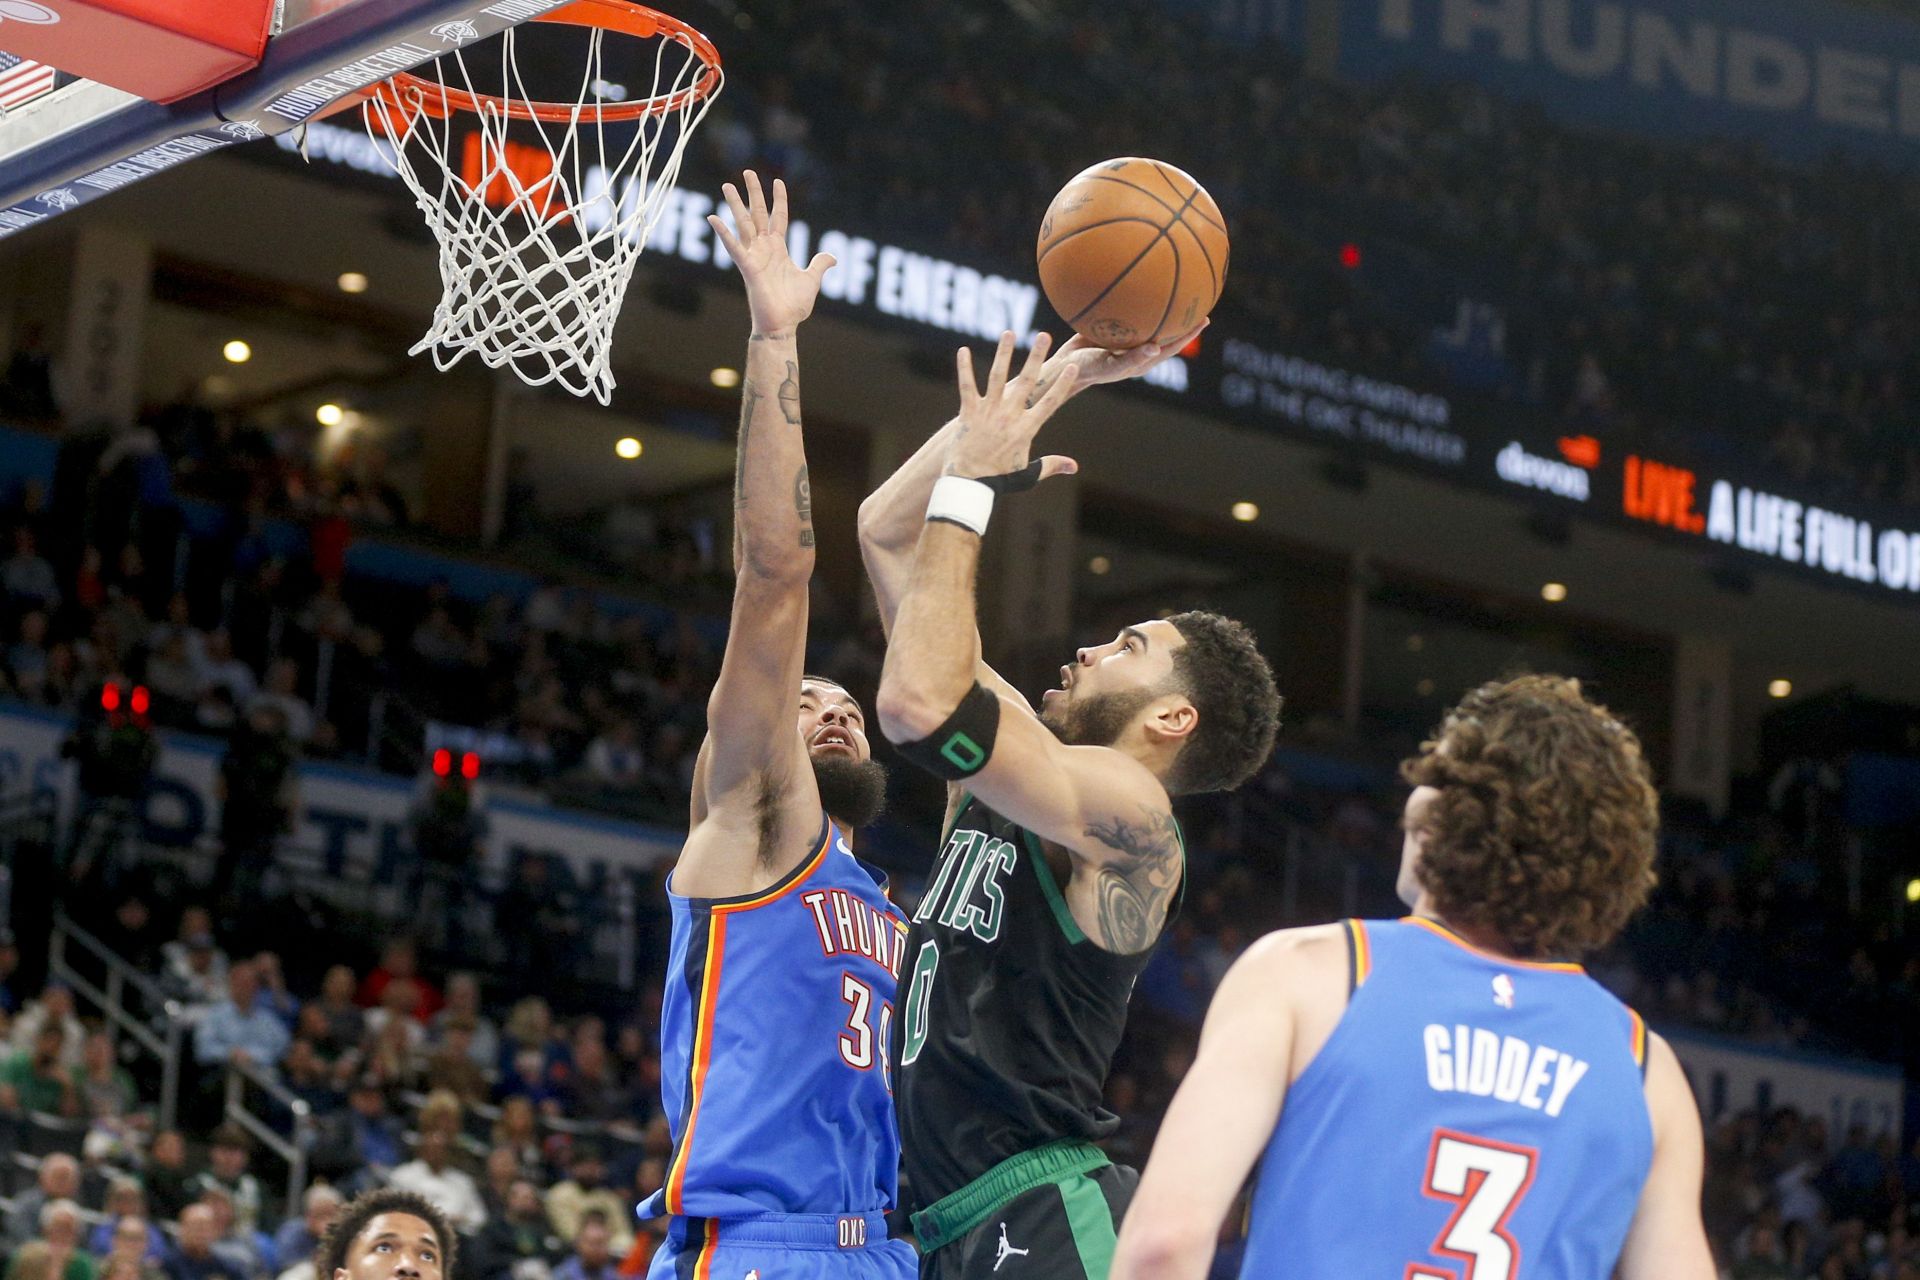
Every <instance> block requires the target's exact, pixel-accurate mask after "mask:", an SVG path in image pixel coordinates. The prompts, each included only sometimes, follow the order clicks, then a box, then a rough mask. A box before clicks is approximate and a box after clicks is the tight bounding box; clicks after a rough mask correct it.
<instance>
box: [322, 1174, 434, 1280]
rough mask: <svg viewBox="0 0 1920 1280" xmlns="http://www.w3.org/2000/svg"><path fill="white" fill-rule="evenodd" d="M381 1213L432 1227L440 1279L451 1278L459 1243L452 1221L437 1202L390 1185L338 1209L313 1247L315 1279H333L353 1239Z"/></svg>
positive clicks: (359, 1197)
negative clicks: (407, 1216) (408, 1216)
mask: <svg viewBox="0 0 1920 1280" xmlns="http://www.w3.org/2000/svg"><path fill="white" fill-rule="evenodd" d="M383 1213H405V1214H411V1215H412V1216H413V1217H416V1218H418V1219H420V1220H421V1221H422V1222H424V1223H426V1224H427V1225H428V1226H429V1227H431V1228H432V1229H433V1237H434V1239H435V1240H437V1241H439V1244H440V1275H441V1277H442V1280H453V1255H454V1252H455V1250H457V1249H458V1248H459V1246H460V1238H459V1237H458V1236H457V1235H455V1234H454V1230H453V1223H452V1222H451V1221H449V1220H448V1218H447V1215H446V1213H445V1212H444V1211H442V1210H441V1208H440V1206H439V1205H437V1204H435V1203H434V1202H433V1201H431V1200H429V1199H427V1198H426V1197H425V1196H423V1195H421V1194H420V1193H419V1192H417V1191H400V1190H397V1189H395V1188H392V1187H387V1188H383V1189H381V1190H378V1191H368V1192H364V1193H362V1194H360V1195H357V1196H355V1197H354V1198H353V1199H352V1200H351V1201H349V1202H348V1204H347V1206H346V1207H345V1208H344V1209H342V1210H341V1211H340V1216H339V1217H337V1218H335V1219H334V1220H333V1225H332V1226H331V1227H328V1228H327V1234H326V1235H324V1236H322V1237H321V1239H320V1246H319V1248H317V1249H316V1250H314V1254H313V1265H314V1278H315V1280H333V1273H334V1272H336V1271H338V1270H340V1269H341V1268H343V1267H346V1266H347V1264H348V1255H349V1254H351V1253H352V1252H353V1242H354V1241H355V1240H356V1239H358V1238H359V1236H360V1233H361V1232H362V1231H365V1230H366V1229H367V1224H368V1223H369V1222H372V1221H373V1220H374V1219H375V1218H377V1217H379V1216H380V1215H381V1214H383Z"/></svg>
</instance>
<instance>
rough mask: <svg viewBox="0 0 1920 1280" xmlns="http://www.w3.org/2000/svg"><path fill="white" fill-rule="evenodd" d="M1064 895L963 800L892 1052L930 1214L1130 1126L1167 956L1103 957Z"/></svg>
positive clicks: (1032, 841) (916, 929)
mask: <svg viewBox="0 0 1920 1280" xmlns="http://www.w3.org/2000/svg"><path fill="white" fill-rule="evenodd" d="M1064 889H1065V885H1063V884H1061V883H1059V882H1057V880H1056V878H1055V876H1054V874H1053V871H1052V869H1051V868H1050V867H1049V866H1048V864H1047V859H1046V855H1045V853H1044V852H1043V851H1042V847H1041V844H1040V840H1039V838H1038V837H1037V836H1035V835H1034V834H1033V833H1032V832H1030V831H1026V830H1024V829H1022V828H1020V827H1017V826H1014V825H1013V824H1012V823H1011V822H1008V821H1007V820H1006V819H1005V818H1002V817H1001V816H1000V815H999V814H997V813H994V812H993V811H992V810H991V809H989V808H987V807H986V805H984V804H982V803H980V802H979V801H978V800H975V799H974V798H973V797H971V796H967V797H965V798H964V802H963V804H962V806H961V808H960V812H959V814H958V815H957V817H956V818H955V820H954V824H953V827H952V829H951V831H950V832H949V834H948V837H947V842H946V847H945V848H944V849H942V850H941V853H940V861H939V865H938V866H937V867H936V868H935V869H934V874H933V879H932V881H931V882H930V883H929V884H928V886H927V892H926V896H925V897H924V898H922V899H921V901H920V907H919V910H917V911H916V912H915V913H914V919H913V927H912V929H911V930H910V931H909V933H908V935H907V948H906V953H905V956H904V961H905V962H904V964H903V965H902V968H901V974H900V982H901V991H902V993H903V995H902V1001H901V1016H900V1017H899V1018H897V1019H895V1026H894V1033H893V1037H892V1044H891V1046H890V1048H891V1051H892V1058H893V1061H894V1062H895V1063H896V1064H897V1066H896V1067H895V1081H894V1102H895V1105H896V1107H897V1108H898V1110H899V1113H900V1144H901V1148H902V1154H903V1156H904V1159H905V1162H906V1173H907V1181H908V1183H909V1184H910V1185H909V1199H910V1204H911V1207H912V1208H914V1209H915V1210H919V1209H923V1208H925V1207H926V1206H927V1205H929V1204H932V1203H933V1202H934V1201H936V1200H939V1199H940V1198H941V1197H943V1196H946V1195H949V1194H950V1193H952V1192H954V1191H957V1190H959V1189H960V1188H961V1187H963V1186H965V1185H966V1184H968V1183H969V1182H972V1181H973V1180H974V1179H975V1178H978V1177H979V1176H980V1175H981V1174H983V1173H985V1172H986V1171H987V1170H988V1169H991V1168H992V1167H993V1166H994V1165H996V1164H998V1163H1000V1162H1001V1161H1002V1160H1005V1159H1007V1158H1008V1157H1009V1156H1013V1155H1017V1154H1018V1153H1020V1152H1022V1151H1030V1150H1032V1149H1033V1148H1035V1147H1039V1146H1043V1145H1045V1144H1046V1143H1049V1142H1057V1141H1060V1140H1062V1139H1078V1140H1080V1141H1093V1140H1096V1139H1099V1138H1102V1137H1105V1136H1106V1135H1107V1134H1110V1133H1112V1132H1113V1131H1114V1129H1115V1128H1116V1127H1118V1125H1119V1123H1120V1122H1119V1118H1118V1117H1116V1116H1115V1115H1114V1114H1113V1113H1112V1112H1110V1111H1108V1110H1107V1109H1106V1108H1105V1107H1104V1106H1102V1105H1101V1099H1102V1096H1103V1093H1104V1091H1105V1086H1106V1080H1107V1071H1108V1069H1109V1068H1110V1067H1111V1066H1112V1065H1113V1055H1114V1052H1115V1051H1116V1050H1117V1049H1118V1048H1119V1047H1120V1034H1121V1032H1122V1031H1123V1030H1124V1029H1125V1027H1126V1021H1127V999H1128V997H1129V996H1131V995H1132V994H1133V982H1134V979H1135V978H1136V977H1137V976H1139V973H1140V970H1141V969H1143V968H1144V967H1145V966H1146V963H1147V958H1148V956H1150V955H1151V954H1152V951H1153V949H1152V948H1151V947H1149V948H1147V949H1146V950H1145V951H1142V952H1140V953H1139V954H1137V955H1131V956H1122V955H1115V954H1113V953H1112V952H1109V951H1105V950H1102V949H1101V948H1100V946H1099V945H1098V944H1096V943H1095V942H1093V941H1092V940H1091V939H1089V938H1088V937H1087V936H1086V935H1085V934H1084V933H1082V932H1081V930H1080V926H1079V925H1078V924H1076V923H1075V922H1074V919H1073V916H1072V914H1071V913H1070V912H1069V911H1068V909H1067V903H1066V899H1065V897H1064V896H1063V895H1064Z"/></svg>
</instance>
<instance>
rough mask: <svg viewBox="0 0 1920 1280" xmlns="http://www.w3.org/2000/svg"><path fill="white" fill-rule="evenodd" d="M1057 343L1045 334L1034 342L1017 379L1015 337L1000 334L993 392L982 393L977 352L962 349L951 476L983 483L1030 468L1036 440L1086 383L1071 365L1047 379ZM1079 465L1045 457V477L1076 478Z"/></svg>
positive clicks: (948, 465) (991, 380)
mask: <svg viewBox="0 0 1920 1280" xmlns="http://www.w3.org/2000/svg"><path fill="white" fill-rule="evenodd" d="M1052 346H1053V340H1052V339H1051V338H1049V337H1047V335H1046V334H1044V333H1043V334H1041V335H1039V336H1038V337H1036V338H1035V339H1034V340H1033V349H1032V350H1031V351H1029V352H1028V353H1027V360H1026V363H1025V364H1024V365H1022V366H1021V369H1020V372H1019V374H1018V375H1017V376H1015V377H1011V378H1009V377H1008V376H1007V375H1008V371H1009V370H1010V369H1011V368H1012V366H1013V334H1012V333H1003V334H1001V335H1000V346H999V348H998V350H996V351H995V352H994V354H993V367H992V368H991V369H990V370H988V371H987V389H986V391H985V392H982V391H981V390H980V379H979V377H978V376H977V375H976V374H975V373H974V371H973V352H972V351H971V350H970V349H969V348H967V347H962V348H960V353H959V355H958V356H957V357H956V360H957V363H958V365H959V374H960V430H959V431H958V432H957V433H956V434H955V435H954V438H953V443H952V444H951V445H950V446H949V448H948V450H947V463H946V473H947V474H948V475H950V476H965V477H966V478H968V479H970V480H978V479H982V478H984V477H987V476H1001V475H1009V474H1011V473H1013V472H1016V471H1020V470H1022V469H1024V468H1025V467H1026V465H1027V455H1028V453H1029V452H1030V451H1031V450H1032V447H1033V438H1034V436H1036V435H1038V434H1039V432H1040V428H1041V427H1042V426H1043V425H1044V424H1045V423H1046V421H1047V419H1048V418H1051V417H1052V416H1053V414H1054V411H1055V410H1056V409H1058V408H1059V407H1060V406H1061V405H1063V404H1065V403H1066V402H1067V400H1068V398H1069V397H1071V396H1072V395H1073V392H1074V388H1076V387H1077V386H1079V384H1080V369H1079V367H1078V366H1077V365H1075V364H1072V363H1069V364H1067V365H1065V366H1064V367H1062V368H1060V369H1058V370H1057V371H1056V372H1055V373H1054V374H1053V375H1052V376H1051V377H1045V376H1043V374H1044V370H1045V367H1046V365H1047V352H1048V350H1049V349H1050V348H1051V347H1052ZM1078 469H1079V468H1078V466H1077V465H1076V464H1075V463H1074V461H1073V459H1071V458H1062V457H1047V458H1043V459H1041V468H1040V476H1039V478H1040V479H1043V480H1044V479H1046V478H1047V477H1048V476H1055V475H1062V474H1072V473H1073V472H1074V471H1076V470H1078Z"/></svg>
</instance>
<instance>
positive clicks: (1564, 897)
mask: <svg viewBox="0 0 1920 1280" xmlns="http://www.w3.org/2000/svg"><path fill="white" fill-rule="evenodd" d="M1400 776H1401V777H1402V778H1404V779H1406V781H1408V782H1410V783H1412V784H1413V785H1414V786H1427V787H1435V788H1438V789H1439V792H1440V794H1439V795H1438V796H1437V797H1435V799H1434V800H1433V802H1432V803H1431V804H1430V805H1428V806H1427V808H1426V810H1425V811H1424V813H1422V814H1421V816H1420V817H1419V818H1418V819H1417V822H1418V827H1417V832H1418V833H1419V834H1422V835H1424V836H1425V837H1426V847H1425V849H1424V851H1423V852H1422V854H1421V856H1420V859H1419V862H1418V863H1417V865H1416V870H1415V874H1416V875H1417V876H1418V878H1419V881H1420V884H1421V885H1422V887H1424V888H1425V889H1426V890H1427V892H1428V893H1430V894H1431V895H1432V896H1433V903H1434V906H1435V908H1436V909H1437V910H1438V911H1439V913H1440V915H1441V916H1442V917H1443V918H1445V919H1446V920H1448V921H1449V922H1451V923H1454V924H1457V925H1461V926H1465V927H1467V928H1469V929H1473V930H1484V931H1486V932H1488V933H1491V934H1493V935H1494V936H1495V937H1497V938H1499V939H1500V940H1501V941H1502V942H1503V943H1504V944H1505V945H1506V946H1507V947H1508V948H1509V949H1510V950H1511V951H1512V952H1513V953H1514V954H1515V955H1517V956H1521V957H1524V958H1529V959H1543V958H1560V957H1567V958H1571V957H1577V956H1580V955H1584V954H1586V953H1587V952H1589V951H1593V950H1596V949H1598V948H1600V947H1603V946H1605V945H1606V944H1607V943H1608V942H1610V941H1611V940H1612V939H1613V937H1614V935H1615V934H1617V933H1619V932H1620V930H1621V928H1622V927H1623V926H1624V925H1625V924H1626V922H1627V920H1628V918H1629V917H1630V916H1632V915H1633V913H1634V912H1635V911H1637V910H1639V909H1640V907H1641V905H1642V904H1644V903H1645V902H1646V900H1647V895H1648V894H1649V893H1650V892H1652V890H1653V884H1654V874H1653V860H1654V837H1655V833H1656V832H1657V830H1658V828H1659V825H1660V812H1659V796H1658V795H1657V793H1656V792H1655V791H1654V789H1653V782H1652V779H1651V777H1650V774H1649V771H1648V768H1647V763H1646V760H1645V758H1644V757H1643V756H1642V754H1641V749H1640V740H1639V738H1637V737H1635V736H1634V734H1633V732H1632V730H1630V729H1628V728H1627V727H1626V726H1625V725H1623V724H1621V723H1620V722H1619V721H1618V720H1616V719H1615V718H1614V717H1613V716H1612V715H1610V714H1609V713H1608V711H1607V709H1606V708H1605V707H1603V706H1600V705H1599V704H1598V703H1595V702H1590V701H1588V700H1587V698H1586V697H1585V696H1584V695H1583V694H1582V693H1581V692H1580V684H1579V682H1578V681H1576V680H1568V679H1563V678H1561V677H1559V676H1520V677H1517V678H1515V679H1511V680H1500V681H1493V682H1490V683H1488V684H1483V685H1481V686H1480V687H1479V688H1478V689H1475V690H1474V691H1473V692H1471V693H1469V694H1468V695H1467V696H1466V697H1465V698H1464V699H1462V700H1461V702H1460V705H1459V706H1457V707H1455V708H1454V709H1453V710H1452V711H1450V712H1448V713H1447V717H1446V720H1445V721H1444V722H1443V723H1442V724H1441V726H1440V731H1439V734H1438V736H1437V737H1434V738H1432V739H1429V740H1428V741H1426V742H1424V743H1422V744H1421V746H1420V754H1419V755H1418V756H1415V757H1413V758H1412V759H1410V760H1407V761H1405V762H1403V763H1402V764H1401V766H1400Z"/></svg>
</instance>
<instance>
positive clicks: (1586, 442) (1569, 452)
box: [1559, 436, 1600, 471]
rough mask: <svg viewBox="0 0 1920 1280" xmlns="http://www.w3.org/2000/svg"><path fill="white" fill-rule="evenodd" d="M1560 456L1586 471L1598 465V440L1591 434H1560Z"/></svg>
mask: <svg viewBox="0 0 1920 1280" xmlns="http://www.w3.org/2000/svg"><path fill="white" fill-rule="evenodd" d="M1559 445H1560V456H1561V457H1563V458H1565V459H1566V460H1567V461H1568V462H1571V463H1572V464H1573V465H1574V466H1576V467H1583V468H1585V469H1586V470H1588V471H1591V470H1593V469H1594V468H1595V467H1597V466H1599V465H1600V442H1599V441H1598V440H1595V439H1594V438H1593V437H1592V436H1561V437H1560V440H1559Z"/></svg>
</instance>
